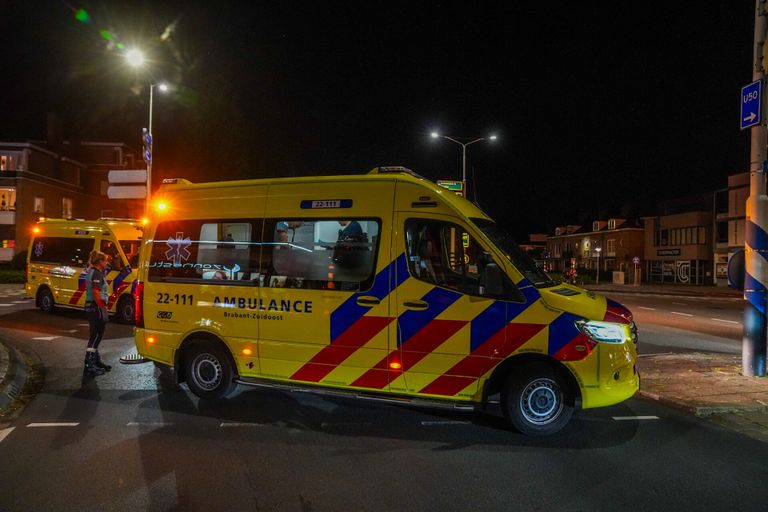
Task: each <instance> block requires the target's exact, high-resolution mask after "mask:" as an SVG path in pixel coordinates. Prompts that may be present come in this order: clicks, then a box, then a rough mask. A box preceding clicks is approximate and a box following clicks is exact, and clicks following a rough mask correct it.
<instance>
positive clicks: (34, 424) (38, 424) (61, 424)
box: [27, 423, 80, 428]
mask: <svg viewBox="0 0 768 512" xmlns="http://www.w3.org/2000/svg"><path fill="white" fill-rule="evenodd" d="M79 424H80V423H30V424H29V425H27V427H32V428H36V427H76V426H78V425H79Z"/></svg>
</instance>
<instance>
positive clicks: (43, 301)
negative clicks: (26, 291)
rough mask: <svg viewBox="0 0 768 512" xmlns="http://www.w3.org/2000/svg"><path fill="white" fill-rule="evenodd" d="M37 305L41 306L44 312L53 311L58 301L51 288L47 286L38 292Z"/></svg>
mask: <svg viewBox="0 0 768 512" xmlns="http://www.w3.org/2000/svg"><path fill="white" fill-rule="evenodd" d="M37 307H39V308H40V311H42V312H43V313H53V310H54V309H55V308H56V303H55V302H54V300H53V294H52V293H51V290H49V289H48V288H45V287H43V288H40V291H39V292H37Z"/></svg>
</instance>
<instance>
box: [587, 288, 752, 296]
mask: <svg viewBox="0 0 768 512" xmlns="http://www.w3.org/2000/svg"><path fill="white" fill-rule="evenodd" d="M638 288H639V287H634V286H627V288H626V289H623V288H622V289H616V288H593V287H589V288H585V289H586V290H589V291H591V292H599V293H603V294H605V293H611V292H613V293H627V294H636V295H666V296H670V297H707V298H715V299H742V298H743V296H742V295H741V294H735V293H718V292H705V293H696V292H693V291H687V290H680V291H677V290H674V291H673V290H650V289H645V290H643V289H638Z"/></svg>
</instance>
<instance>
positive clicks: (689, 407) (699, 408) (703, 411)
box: [637, 389, 768, 418]
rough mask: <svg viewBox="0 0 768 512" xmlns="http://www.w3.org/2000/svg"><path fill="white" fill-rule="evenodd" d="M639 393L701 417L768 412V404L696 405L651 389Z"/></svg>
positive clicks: (649, 398)
mask: <svg viewBox="0 0 768 512" xmlns="http://www.w3.org/2000/svg"><path fill="white" fill-rule="evenodd" d="M637 394H638V396H641V397H643V398H646V399H648V400H655V401H657V402H659V403H661V404H664V405H667V406H669V407H673V408H675V409H678V410H681V411H683V412H687V413H690V414H693V415H694V416H697V417H699V418H702V417H705V416H712V415H713V414H726V413H732V412H748V413H749V412H768V405H695V404H692V403H690V402H686V401H685V400H679V399H674V398H667V397H664V396H661V395H658V394H656V393H651V392H650V391H643V390H642V389H641V390H638V392H637Z"/></svg>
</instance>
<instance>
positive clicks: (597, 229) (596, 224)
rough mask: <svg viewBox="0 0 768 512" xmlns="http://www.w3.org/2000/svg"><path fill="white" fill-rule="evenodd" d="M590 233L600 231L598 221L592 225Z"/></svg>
mask: <svg viewBox="0 0 768 512" xmlns="http://www.w3.org/2000/svg"><path fill="white" fill-rule="evenodd" d="M592 231H600V223H599V222H598V221H595V222H593V223H592Z"/></svg>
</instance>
